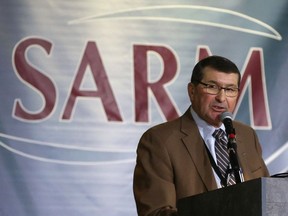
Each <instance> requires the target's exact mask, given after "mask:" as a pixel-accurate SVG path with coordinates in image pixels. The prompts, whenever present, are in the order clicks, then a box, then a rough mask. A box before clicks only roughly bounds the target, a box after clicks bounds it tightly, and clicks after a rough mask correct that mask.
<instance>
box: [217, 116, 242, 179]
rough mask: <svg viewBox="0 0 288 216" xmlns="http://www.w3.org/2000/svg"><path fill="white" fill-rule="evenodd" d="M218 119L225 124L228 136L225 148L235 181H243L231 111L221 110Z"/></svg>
mask: <svg viewBox="0 0 288 216" xmlns="http://www.w3.org/2000/svg"><path fill="white" fill-rule="evenodd" d="M220 120H221V121H222V122H223V124H224V126H225V131H226V135H227V138H228V143H227V149H228V154H229V158H230V164H231V169H232V171H233V172H234V176H235V180H236V183H241V182H243V181H244V177H243V174H242V172H241V169H240V166H239V163H238V158H237V144H236V133H235V128H234V127H233V123H232V113H230V112H223V113H222V114H221V115H220Z"/></svg>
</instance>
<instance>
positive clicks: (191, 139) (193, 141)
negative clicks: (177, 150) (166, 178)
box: [181, 109, 217, 190]
mask: <svg viewBox="0 0 288 216" xmlns="http://www.w3.org/2000/svg"><path fill="white" fill-rule="evenodd" d="M181 131H182V132H183V133H184V134H185V135H186V136H184V137H183V138H182V140H183V143H184V145H185V146H186V149H187V150H188V152H189V154H190V156H191V159H192V161H193V163H194V164H195V167H196V169H197V170H198V173H199V175H200V177H201V179H202V181H203V183H204V185H205V186H206V188H207V190H213V189H217V184H216V181H215V178H214V175H213V172H212V167H211V163H210V161H209V157H208V154H207V152H206V148H205V146H204V145H205V144H204V141H203V139H202V137H201V135H200V133H199V130H198V127H197V125H196V123H195V121H194V119H193V118H192V115H191V113H190V109H188V110H187V111H186V113H185V114H184V115H183V116H182V124H181Z"/></svg>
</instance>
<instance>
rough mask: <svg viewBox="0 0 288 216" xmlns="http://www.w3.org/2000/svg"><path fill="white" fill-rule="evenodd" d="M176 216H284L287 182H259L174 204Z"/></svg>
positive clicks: (287, 189)
mask: <svg viewBox="0 0 288 216" xmlns="http://www.w3.org/2000/svg"><path fill="white" fill-rule="evenodd" d="M177 208H178V214H179V216H206V215H207V216H211V215H213V216H228V215H229V216H287V215H288V178H259V179H254V180H250V181H246V182H243V183H240V184H236V185H232V186H229V187H226V188H221V189H217V190H214V191H209V192H207V193H203V194H198V195H195V196H190V197H186V198H182V199H179V200H178V201H177Z"/></svg>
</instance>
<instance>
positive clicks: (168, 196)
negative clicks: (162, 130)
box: [133, 129, 177, 216]
mask: <svg viewBox="0 0 288 216" xmlns="http://www.w3.org/2000/svg"><path fill="white" fill-rule="evenodd" d="M161 137H162V138H161ZM163 137H165V136H157V133H156V132H155V131H153V129H152V130H151V129H150V130H148V131H147V132H146V133H144V134H143V136H142V137H141V139H140V141H139V144H138V148H137V160H136V166H135V170H134V179H133V191H134V197H135V201H136V207H137V212H138V215H139V216H148V215H149V216H156V215H157V216H161V215H163V216H165V215H167V216H168V215H171V216H172V215H173V216H174V215H177V212H176V211H177V210H176V193H175V186H174V183H173V168H172V165H171V161H170V157H169V153H168V151H167V149H166V148H165V147H164V146H165V145H164V144H163V143H165V140H164V139H165V138H163Z"/></svg>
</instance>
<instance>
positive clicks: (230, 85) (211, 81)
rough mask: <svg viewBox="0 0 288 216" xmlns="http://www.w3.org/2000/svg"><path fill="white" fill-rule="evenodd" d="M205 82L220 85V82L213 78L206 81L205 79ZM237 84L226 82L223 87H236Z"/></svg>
mask: <svg viewBox="0 0 288 216" xmlns="http://www.w3.org/2000/svg"><path fill="white" fill-rule="evenodd" d="M206 83H207V84H212V85H213V84H215V85H217V86H222V85H221V84H220V83H218V82H217V81H215V80H208V81H206ZM237 86H238V85H237V84H227V85H225V86H224V87H233V88H238V87H237Z"/></svg>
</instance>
